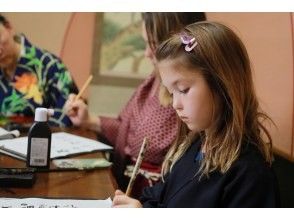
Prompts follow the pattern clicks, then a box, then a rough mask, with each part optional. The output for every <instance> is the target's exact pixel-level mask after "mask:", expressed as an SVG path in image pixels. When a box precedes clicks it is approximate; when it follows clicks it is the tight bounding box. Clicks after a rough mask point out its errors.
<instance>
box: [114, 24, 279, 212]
mask: <svg viewBox="0 0 294 220" xmlns="http://www.w3.org/2000/svg"><path fill="white" fill-rule="evenodd" d="M156 59H157V62H158V68H159V72H160V76H161V80H162V84H163V85H164V86H165V88H166V90H167V91H168V92H169V94H170V97H171V100H172V106H173V108H174V109H175V110H176V112H177V115H178V117H179V118H180V119H181V120H182V122H183V125H182V126H181V129H180V130H179V133H178V137H177V140H176V143H175V145H174V146H173V147H172V148H171V149H170V151H169V152H168V154H167V156H166V158H165V161H164V163H163V169H162V172H163V181H162V183H159V184H157V185H155V186H154V187H150V188H145V190H144V192H143V195H142V197H141V198H140V201H138V200H135V199H132V198H130V197H127V196H126V195H125V194H124V193H122V192H121V191H119V190H117V191H116V194H115V197H114V199H113V207H277V206H279V195H278V188H277V183H276V179H275V175H274V173H273V171H272V169H271V161H272V153H271V148H272V141H271V137H270V135H269V133H268V131H267V130H266V128H265V127H264V126H263V125H262V124H261V120H263V119H267V118H268V117H267V116H266V115H265V114H263V113H261V112H260V111H259V109H258V108H259V107H258V102H257V98H256V94H255V91H254V86H253V81H252V73H251V69H250V62H249V58H248V55H247V52H246V49H245V47H244V45H243V44H242V42H241V40H240V39H239V38H238V37H237V36H236V35H235V34H234V33H233V32H232V31H231V30H230V29H229V28H227V27H226V26H224V25H221V24H218V23H213V22H201V23H195V24H192V25H189V26H187V27H186V28H185V29H184V30H183V31H182V32H181V33H180V34H177V35H174V36H173V37H171V38H170V39H169V40H167V41H165V42H164V43H162V44H161V45H160V46H159V48H158V49H157V52H156ZM262 137H267V139H266V140H263V139H262Z"/></svg>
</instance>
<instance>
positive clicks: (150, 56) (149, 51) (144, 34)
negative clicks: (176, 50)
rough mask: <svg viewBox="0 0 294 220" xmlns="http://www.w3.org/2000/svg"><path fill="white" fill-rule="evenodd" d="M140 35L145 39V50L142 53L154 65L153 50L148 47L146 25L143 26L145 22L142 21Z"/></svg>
mask: <svg viewBox="0 0 294 220" xmlns="http://www.w3.org/2000/svg"><path fill="white" fill-rule="evenodd" d="M142 37H143V39H144V41H145V45H146V46H145V52H144V55H145V57H146V58H148V59H150V60H151V62H152V64H153V65H155V63H156V62H155V56H154V51H153V50H152V49H151V47H150V43H152V42H149V40H148V36H147V31H146V27H145V23H144V22H143V26H142Z"/></svg>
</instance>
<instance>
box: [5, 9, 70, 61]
mask: <svg viewBox="0 0 294 220" xmlns="http://www.w3.org/2000/svg"><path fill="white" fill-rule="evenodd" d="M71 14H72V13H39V12H38V13H3V15H5V16H6V17H7V18H8V19H9V20H10V21H11V23H12V25H13V27H14V29H15V31H16V32H21V33H24V34H25V35H26V36H27V37H28V38H29V40H30V41H31V42H32V43H34V44H36V45H38V46H40V47H43V48H46V49H47V50H49V51H51V52H53V53H55V54H56V55H60V52H61V48H62V45H63V38H64V34H65V32H66V28H67V25H68V22H69V19H70V17H71Z"/></svg>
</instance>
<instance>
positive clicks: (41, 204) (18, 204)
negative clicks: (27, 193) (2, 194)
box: [0, 198, 112, 208]
mask: <svg viewBox="0 0 294 220" xmlns="http://www.w3.org/2000/svg"><path fill="white" fill-rule="evenodd" d="M111 204H112V201H111V199H110V198H108V199H105V200H87V199H85V200H84V199H81V200H79V199H43V198H0V208H111Z"/></svg>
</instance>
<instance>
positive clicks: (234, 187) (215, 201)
mask: <svg viewBox="0 0 294 220" xmlns="http://www.w3.org/2000/svg"><path fill="white" fill-rule="evenodd" d="M200 147H201V141H200V138H199V139H197V140H196V141H195V142H194V143H193V144H192V145H191V147H189V149H187V151H186V153H185V154H184V155H183V156H182V158H181V159H180V160H179V161H178V162H177V163H176V164H175V165H174V167H173V169H172V171H171V173H169V174H168V175H167V177H166V178H165V182H161V183H158V184H156V185H155V186H153V187H148V188H145V189H144V191H143V194H142V196H141V198H140V201H141V203H142V204H143V207H279V206H280V198H279V192H278V184H277V180H276V176H275V174H274V172H273V170H272V169H271V167H270V166H269V165H268V164H267V163H266V161H265V160H264V158H263V157H262V155H261V153H260V152H259V150H258V149H257V147H256V146H255V145H251V144H246V146H244V147H243V149H242V152H241V154H240V156H239V158H238V159H237V160H236V161H235V162H234V163H233V165H232V166H231V168H230V169H229V170H228V171H227V172H226V173H224V174H222V173H221V172H219V171H214V172H212V173H210V175H209V177H206V176H205V175H203V176H202V177H201V178H199V176H200V174H197V172H198V170H199V168H200V161H199V159H198V158H201V157H199V154H198V153H199V150H200Z"/></svg>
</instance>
